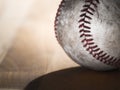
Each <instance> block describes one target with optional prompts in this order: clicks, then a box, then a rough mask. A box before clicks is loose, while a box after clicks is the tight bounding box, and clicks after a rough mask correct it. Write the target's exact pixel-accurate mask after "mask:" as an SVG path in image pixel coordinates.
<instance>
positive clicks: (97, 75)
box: [24, 67, 120, 90]
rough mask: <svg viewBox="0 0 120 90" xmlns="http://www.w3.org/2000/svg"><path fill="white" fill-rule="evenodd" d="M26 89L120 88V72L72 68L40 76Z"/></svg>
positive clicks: (95, 89) (89, 89) (82, 89)
mask: <svg viewBox="0 0 120 90" xmlns="http://www.w3.org/2000/svg"><path fill="white" fill-rule="evenodd" d="M24 90H120V72H119V71H118V70H116V71H108V72H98V71H92V70H88V69H85V68H80V67H76V68H70V69H65V70H60V71H56V72H53V73H50V74H47V75H44V76H42V77H39V78H37V79H35V80H33V81H32V82H30V83H29V84H28V85H27V86H26V87H25V89H24Z"/></svg>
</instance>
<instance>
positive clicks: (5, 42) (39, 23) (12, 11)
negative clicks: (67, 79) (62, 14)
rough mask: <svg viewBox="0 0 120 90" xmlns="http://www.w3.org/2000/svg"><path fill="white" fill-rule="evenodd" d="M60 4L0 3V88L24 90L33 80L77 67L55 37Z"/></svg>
mask: <svg viewBox="0 0 120 90" xmlns="http://www.w3.org/2000/svg"><path fill="white" fill-rule="evenodd" d="M60 2H61V0H0V62H1V63H0V87H1V88H23V87H24V86H25V85H26V84H27V83H29V81H31V80H33V79H35V78H36V77H39V76H42V75H44V74H46V73H49V72H53V71H56V70H61V69H64V68H69V67H75V66H77V64H76V63H74V62H73V61H72V60H71V59H70V58H69V57H68V56H67V55H66V54H65V53H64V51H63V49H62V48H61V47H60V45H59V44H58V42H57V40H56V38H55V34H54V19H55V15H56V11H57V8H58V6H59V3H60ZM4 56H5V57H4ZM2 90H3V89H2Z"/></svg>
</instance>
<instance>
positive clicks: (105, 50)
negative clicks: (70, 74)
mask: <svg viewBox="0 0 120 90" xmlns="http://www.w3.org/2000/svg"><path fill="white" fill-rule="evenodd" d="M55 34H56V37H57V40H58V42H59V44H60V45H61V46H62V47H63V49H64V50H65V52H66V53H67V54H68V56H70V57H71V58H72V59H73V60H74V61H75V62H77V63H79V64H80V65H82V66H84V67H88V68H91V69H94V70H111V69H116V68H119V67H120V0H63V1H62V2H61V4H60V6H59V8H58V12H57V15H56V18H55Z"/></svg>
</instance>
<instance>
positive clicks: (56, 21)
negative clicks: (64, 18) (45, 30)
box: [54, 0, 65, 39]
mask: <svg viewBox="0 0 120 90" xmlns="http://www.w3.org/2000/svg"><path fill="white" fill-rule="evenodd" d="M64 6H65V0H62V1H61V3H60V5H59V8H58V9H57V13H56V17H55V22H54V30H55V36H56V38H57V39H58V35H57V26H58V18H59V16H60V14H61V12H62V7H64Z"/></svg>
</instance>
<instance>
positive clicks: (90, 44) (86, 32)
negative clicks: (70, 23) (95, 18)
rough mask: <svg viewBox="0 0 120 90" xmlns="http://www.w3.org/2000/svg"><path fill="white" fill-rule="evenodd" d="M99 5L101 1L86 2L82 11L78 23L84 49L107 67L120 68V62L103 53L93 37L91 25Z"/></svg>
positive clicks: (87, 0) (91, 0) (88, 0)
mask: <svg viewBox="0 0 120 90" xmlns="http://www.w3.org/2000/svg"><path fill="white" fill-rule="evenodd" d="M98 4H100V2H99V0H85V4H84V5H83V9H82V10H81V12H82V14H81V15H80V20H79V21H78V23H79V29H80V31H79V33H80V38H83V39H82V40H81V42H82V43H83V47H84V48H86V51H88V52H89V53H90V54H91V55H92V56H93V57H94V58H96V59H97V60H99V61H101V62H103V63H105V64H107V65H113V66H117V67H120V60H119V59H117V58H115V57H113V56H110V55H108V54H107V53H105V52H104V51H102V50H101V49H100V48H99V47H98V45H96V44H95V42H94V39H93V37H92V34H91V31H90V30H91V27H90V24H91V20H92V17H91V16H92V15H94V12H95V11H96V9H97V7H98ZM86 19H87V20H86Z"/></svg>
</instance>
